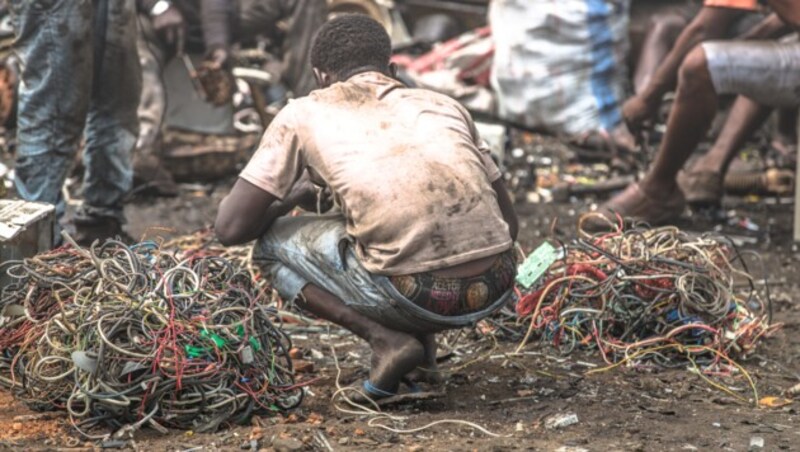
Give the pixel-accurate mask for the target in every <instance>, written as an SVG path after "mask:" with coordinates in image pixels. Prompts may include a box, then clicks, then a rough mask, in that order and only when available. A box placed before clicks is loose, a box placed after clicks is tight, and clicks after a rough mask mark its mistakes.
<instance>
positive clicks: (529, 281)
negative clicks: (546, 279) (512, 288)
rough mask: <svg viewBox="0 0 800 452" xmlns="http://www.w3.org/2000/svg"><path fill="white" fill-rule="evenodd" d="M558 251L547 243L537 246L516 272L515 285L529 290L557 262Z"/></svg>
mask: <svg viewBox="0 0 800 452" xmlns="http://www.w3.org/2000/svg"><path fill="white" fill-rule="evenodd" d="M559 254H560V251H559V250H557V249H556V248H554V247H553V245H551V244H550V243H549V242H544V243H542V244H541V245H539V248H536V250H534V251H533V252H532V253H531V254H530V255H529V256H528V257H527V258H526V259H525V262H523V263H522V265H520V266H519V269H518V270H517V284H519V285H520V286H522V287H524V288H526V289H530V288H531V286H532V285H533V283H535V282H536V281H537V280H538V279H539V278H541V277H542V275H543V274H544V272H546V271H547V269H548V268H550V266H551V265H553V262H555V261H556V260H558V257H559Z"/></svg>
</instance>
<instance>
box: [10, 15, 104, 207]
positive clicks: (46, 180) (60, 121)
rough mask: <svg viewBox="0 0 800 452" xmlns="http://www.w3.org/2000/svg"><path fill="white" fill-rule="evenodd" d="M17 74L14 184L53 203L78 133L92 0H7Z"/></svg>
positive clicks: (85, 95)
mask: <svg viewBox="0 0 800 452" xmlns="http://www.w3.org/2000/svg"><path fill="white" fill-rule="evenodd" d="M9 10H10V13H11V18H12V21H13V24H14V32H15V38H16V41H15V43H14V46H15V51H16V53H17V55H18V57H19V59H20V63H21V68H22V71H21V74H20V86H19V105H18V115H17V117H18V119H17V139H18V147H17V162H16V168H15V171H16V186H17V191H18V192H19V194H20V196H21V197H22V198H23V199H26V200H29V201H40V202H46V203H50V204H55V205H56V207H57V212H58V213H59V216H60V215H63V212H64V204H63V200H62V198H61V188H62V186H63V185H64V179H65V178H66V175H67V171H68V170H69V168H70V166H71V165H72V162H73V159H74V158H75V153H76V152H77V149H78V144H79V141H80V138H81V131H82V130H83V127H84V123H85V119H86V113H87V111H88V108H89V97H90V96H89V92H90V89H91V81H92V33H91V32H92V19H93V11H92V1H91V0H10V1H9Z"/></svg>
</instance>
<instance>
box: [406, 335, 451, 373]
mask: <svg viewBox="0 0 800 452" xmlns="http://www.w3.org/2000/svg"><path fill="white" fill-rule="evenodd" d="M417 339H419V341H420V342H421V343H422V345H423V347H425V360H424V361H423V362H422V364H420V365H419V366H417V368H416V369H414V370H412V371H411V372H409V374H408V375H406V377H407V378H408V379H409V380H411V381H412V382H416V383H428V384H430V385H439V384H441V383H442V381H443V380H444V378H443V377H442V374H441V373H440V372H439V365H438V363H437V362H436V349H437V347H438V344H437V343H436V335H435V334H426V335H422V336H417Z"/></svg>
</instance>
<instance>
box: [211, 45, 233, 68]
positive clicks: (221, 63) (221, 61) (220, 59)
mask: <svg viewBox="0 0 800 452" xmlns="http://www.w3.org/2000/svg"><path fill="white" fill-rule="evenodd" d="M228 60H230V54H229V53H228V51H227V50H226V49H223V48H218V49H214V50H213V51H212V52H211V54H210V55H208V57H206V67H207V68H209V69H211V70H214V71H218V70H220V69H223V68H226V67H228Z"/></svg>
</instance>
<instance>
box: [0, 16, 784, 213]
mask: <svg viewBox="0 0 800 452" xmlns="http://www.w3.org/2000/svg"><path fill="white" fill-rule="evenodd" d="M699 3H700V2H697V1H695V0H563V1H559V2H552V1H545V0H494V1H491V2H490V1H489V0H327V7H328V11H327V12H326V14H327V15H328V16H334V15H337V14H348V13H360V14H367V15H369V16H371V17H373V18H374V19H376V20H378V21H379V22H380V23H382V24H383V25H384V26H385V27H386V29H387V30H388V31H389V34H390V36H391V37H392V41H393V47H394V62H395V63H396V64H397V65H398V67H399V68H400V72H399V75H398V77H399V78H400V79H401V80H402V81H404V82H405V83H406V84H408V85H409V86H412V87H421V88H427V89H432V90H435V91H438V92H442V93H445V94H447V95H450V96H452V97H454V98H456V99H458V100H459V101H460V102H462V103H463V104H464V105H465V106H466V107H467V109H468V110H469V111H470V112H471V113H472V115H473V117H474V118H475V120H476V123H477V126H478V130H479V132H480V134H481V136H482V138H483V139H484V140H486V141H487V142H488V143H489V145H490V148H491V149H492V152H493V154H494V155H495V157H496V159H497V161H498V162H499V163H500V164H501V167H502V168H503V169H504V172H505V175H506V179H507V182H508V185H509V188H510V189H511V190H512V192H513V193H514V195H515V197H516V199H517V200H518V201H526V200H527V201H534V202H541V201H555V202H569V201H571V200H574V199H575V198H576V197H581V198H586V197H588V198H590V199H593V198H594V197H598V196H599V197H602V196H605V195H607V194H608V193H610V192H612V191H615V190H618V189H620V188H623V187H625V186H626V185H627V184H628V183H630V181H631V180H633V179H634V178H635V177H637V175H638V174H641V171H642V170H643V169H644V168H646V166H647V164H648V162H649V160H650V158H651V157H652V153H653V151H652V149H653V148H654V144H656V143H657V142H658V140H659V139H660V134H662V133H663V130H664V122H665V121H664V118H662V119H661V121H660V123H658V124H656V127H655V129H654V131H653V133H651V134H649V135H648V136H647V137H646V138H645V139H644V140H642V139H641V137H637V139H634V137H633V136H632V135H631V134H630V133H628V131H627V129H626V128H625V125H624V123H623V120H622V115H621V113H620V109H621V106H622V103H623V102H624V100H625V99H626V98H627V97H628V96H630V95H631V94H632V92H633V90H634V86H633V85H634V84H633V82H632V77H631V74H633V73H634V72H635V69H634V68H636V65H637V62H638V61H637V60H638V56H639V54H640V53H641V49H642V45H643V44H642V43H643V42H644V40H645V37H646V35H647V34H648V33H652V32H653V30H654V26H653V24H654V22H655V21H657V18H659V17H673V16H674V15H675V11H676V10H681V9H685V8H689V7H692V6H694V7H696V6H697V5H698V4H699ZM0 14H2V17H0V56H2V65H1V66H0V125H1V126H5V129H6V133H5V134H4V135H3V137H4V140H5V141H4V143H1V144H2V149H3V150H4V151H3V152H5V153H6V156H8V155H12V154H13V148H14V143H13V126H14V122H15V120H14V105H15V89H16V83H17V76H16V74H17V71H18V68H17V64H16V61H15V58H14V56H13V54H12V53H11V52H10V47H11V43H12V41H13V33H12V31H11V27H10V24H9V18H8V14H7V11H2V10H0ZM689 18H690V17H689ZM689 18H685V19H684V20H685V21H686V23H688V20H689ZM673 22H674V21H673ZM491 24H502V26H495V27H492V26H491ZM291 25H292V24H282V25H281V26H279V27H277V28H278V29H279V30H289V31H290V30H292V26H291ZM683 25H684V26H685V23H684V24H683ZM675 26H680V24H676V25H675ZM141 28H142V33H141V34H142V35H143V38H141V39H140V41H141V43H140V46H139V50H140V57H141V61H142V63H143V64H142V67H143V71H144V74H143V80H144V91H143V95H142V100H141V105H140V114H139V116H140V122H141V132H140V137H139V142H138V144H137V151H136V155H135V168H136V174H137V182H138V187H137V189H136V190H137V191H139V192H153V193H155V194H162V195H170V194H176V193H177V188H178V186H177V185H176V184H175V183H174V182H173V181H177V182H210V181H215V180H219V179H224V178H227V177H229V176H231V175H234V174H236V173H237V171H238V170H239V169H240V168H241V167H242V165H243V164H244V163H246V161H247V159H248V158H249V156H250V155H251V153H252V152H253V150H254V148H255V146H256V145H257V144H258V140H259V137H260V135H261V133H262V132H263V130H264V129H265V127H266V126H267V125H268V124H269V122H270V120H271V118H273V117H274V115H275V114H276V113H277V112H278V111H279V110H280V108H281V107H282V106H283V105H285V104H286V103H287V102H288V101H289V100H290V99H291V98H293V97H297V96H298V95H303V94H305V93H303V92H302V91H303V90H299V91H300V92H298V90H297V89H295V88H296V87H293V86H292V83H291V77H294V76H295V75H293V74H291V73H290V74H288V75H287V71H288V72H291V71H292V70H293V69H292V68H291V67H290V66H291V65H290V64H286V63H285V60H287V58H290V57H288V56H287V55H288V54H290V53H291V52H292V51H293V49H292V46H293V45H294V44H293V43H291V42H288V41H290V40H291V36H289V35H291V33H290V32H289V31H287V32H285V33H283V36H281V33H277V34H275V35H273V36H259V37H258V38H256V39H252V40H249V41H244V42H241V43H240V44H238V45H237V46H236V47H235V48H234V53H235V55H234V58H232V60H233V64H232V67H231V68H228V69H229V70H228V69H226V70H223V71H221V72H219V71H217V72H215V71H205V70H203V66H202V61H203V56H204V55H203V53H202V51H200V52H194V53H193V52H192V49H191V48H189V49H188V50H187V51H186V52H185V53H183V54H182V55H181V56H180V57H173V58H170V59H166V60H165V59H164V58H163V56H160V55H159V54H158V53H159V52H158V49H153V46H152V45H148V38H147V27H145V26H143V27H141ZM655 28H658V27H655ZM659 30H660V28H659ZM668 31H669V30H668ZM306 33H309V32H308V30H306ZM673 34H674V33H673ZM287 42H288V44H287ZM306 66H307V65H306ZM305 71H309V68H305ZM287 79H288V80H290V82H289V83H287V82H286V80H287ZM167 98H168V99H169V102H166V99H167ZM665 105H666V107H668V106H669V103H668V102H666V103H665ZM765 133H767V132H765ZM768 147H769V146H768V145H766V144H765V140H764V139H762V140H761V141H760V142H756V143H754V144H753V146H752V148H750V149H746V150H743V152H744V153H745V154H746V155H748V156H750V157H749V159H750V161H751V162H750V170H751V171H752V172H753V177H752V179H753V183H752V184H749V185H748V184H744V185H747V187H746V188H748V189H749V190H750V191H752V192H756V193H757V194H762V195H764V194H770V195H778V196H784V195H787V194H789V193H791V191H792V190H793V189H792V186H793V177H794V176H793V173H791V172H790V171H784V170H782V169H781V168H782V167H792V166H793V163H792V162H789V163H787V164H786V165H783V166H781V165H775V164H774V162H772V161H768V159H766V158H765V157H764V156H765V149H766V148H768ZM754 156H755V157H754ZM776 166H777V168H776ZM1 170H2V168H0V171H1ZM768 170H769V171H771V172H770V173H769V174H770V175H771V177H770V178H768V177H766V176H765V175H766V174H767V172H768ZM776 171H778V173H776ZM774 181H780V183H772V182H774ZM739 185H742V184H741V183H740V184H739ZM1 189H2V188H0V190H1Z"/></svg>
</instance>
